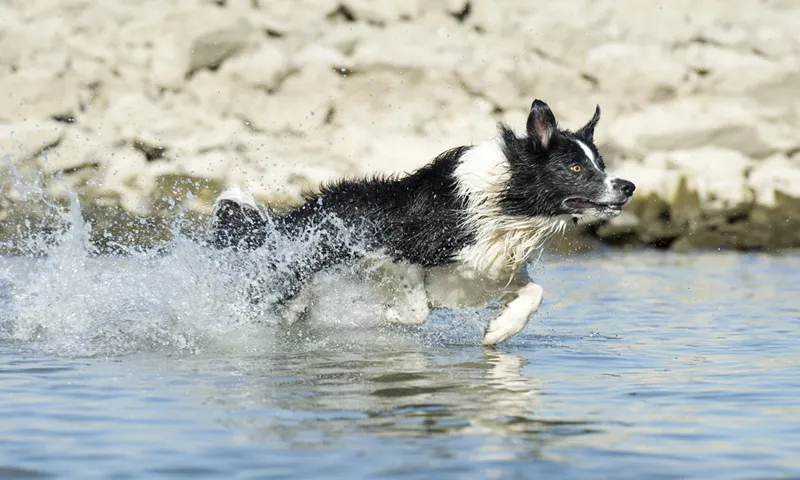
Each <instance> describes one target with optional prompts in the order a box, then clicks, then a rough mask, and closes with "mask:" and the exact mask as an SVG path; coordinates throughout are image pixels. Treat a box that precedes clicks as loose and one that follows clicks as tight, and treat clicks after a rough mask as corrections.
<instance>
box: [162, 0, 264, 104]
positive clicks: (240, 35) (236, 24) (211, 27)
mask: <svg viewBox="0 0 800 480" xmlns="http://www.w3.org/2000/svg"><path fill="white" fill-rule="evenodd" d="M161 27H162V30H161V35H160V37H159V38H158V40H157V41H155V42H154V46H153V54H152V80H153V82H154V83H155V84H156V85H158V86H161V87H166V88H179V87H180V86H181V84H182V83H183V81H184V80H185V78H186V76H187V75H189V74H191V73H194V72H196V71H198V70H201V69H204V68H211V67H216V66H218V65H220V64H222V63H223V62H224V61H225V60H227V59H228V58H230V57H232V56H233V55H235V54H237V53H238V52H240V51H242V50H243V49H245V48H246V47H247V45H249V44H250V42H251V41H252V38H253V28H252V26H251V25H250V24H249V23H248V22H247V21H245V20H243V19H235V18H232V17H229V16H228V15H224V14H221V12H220V11H219V10H217V9H214V8H204V9H199V8H198V9H195V10H193V11H191V13H189V12H187V13H186V14H175V15H172V16H170V17H168V18H166V19H165V20H164V22H163V23H162V24H161Z"/></svg>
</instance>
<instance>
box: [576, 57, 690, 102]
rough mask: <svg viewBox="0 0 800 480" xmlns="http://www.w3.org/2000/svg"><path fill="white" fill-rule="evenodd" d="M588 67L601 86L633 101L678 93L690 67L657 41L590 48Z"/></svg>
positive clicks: (659, 98)
mask: <svg viewBox="0 0 800 480" xmlns="http://www.w3.org/2000/svg"><path fill="white" fill-rule="evenodd" d="M584 68H585V71H586V72H587V74H589V75H591V76H592V77H594V78H596V79H597V81H598V83H599V85H598V86H599V88H603V89H606V90H610V91H613V92H614V93H615V94H616V95H621V96H625V98H626V99H627V100H628V101H629V102H636V101H637V100H638V102H650V101H660V100H663V99H665V98H670V97H672V96H674V95H676V94H677V92H678V90H679V89H680V87H681V83H682V82H683V80H684V79H685V77H686V75H687V68H686V66H685V65H682V64H681V63H680V62H679V61H678V59H677V58H675V56H674V55H673V54H672V53H671V52H669V51H665V50H664V49H661V48H658V47H657V46H655V45H632V44H627V43H606V44H603V45H599V46H597V47H595V48H593V49H592V50H590V51H589V52H588V53H587V55H586V62H585V63H584Z"/></svg>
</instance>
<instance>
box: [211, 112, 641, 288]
mask: <svg viewBox="0 0 800 480" xmlns="http://www.w3.org/2000/svg"><path fill="white" fill-rule="evenodd" d="M599 118H600V109H599V107H598V108H597V110H596V111H595V114H594V116H593V117H592V119H591V120H590V121H589V123H587V124H586V125H585V126H584V127H582V128H581V129H580V130H578V131H577V132H576V133H572V132H570V131H567V130H559V128H558V126H557V124H556V120H555V116H554V115H553V113H552V112H551V111H550V108H549V107H548V106H547V104H545V103H544V102H542V101H539V100H537V101H535V102H533V105H532V106H531V113H530V115H529V118H528V122H527V135H526V136H524V137H518V136H517V135H516V134H515V133H514V132H513V131H511V129H509V128H508V127H506V126H504V125H500V134H501V140H502V149H503V153H504V155H505V157H506V159H507V161H508V166H507V168H508V169H509V170H508V172H507V173H508V175H507V178H508V180H507V182H506V184H505V185H500V186H498V187H499V188H498V189H497V191H498V192H500V193H499V194H498V198H497V199H496V202H497V205H498V206H499V207H500V209H501V214H502V215H507V216H512V217H556V216H561V215H569V214H572V215H579V214H581V213H582V212H583V211H584V210H587V209H594V210H596V211H600V210H598V209H599V208H600V207H598V205H600V206H601V207H603V208H606V207H609V206H610V207H609V208H611V209H612V210H614V211H616V213H619V210H618V208H621V205H623V204H624V203H625V202H627V201H628V200H629V199H630V195H631V194H632V193H633V188H634V187H633V184H632V183H630V182H626V181H624V180H619V181H618V182H621V183H620V184H619V185H617V184H614V189H615V191H614V192H612V193H611V194H609V191H608V185H607V184H606V182H605V179H606V174H605V173H604V172H603V170H604V169H605V165H604V163H603V160H602V157H601V156H600V154H599V152H598V151H597V148H596V147H595V145H594V142H593V135H594V129H595V126H596V125H597V122H598V121H599ZM575 140H580V141H581V142H583V144H585V145H586V146H587V147H588V148H589V149H591V152H592V154H593V158H594V159H595V161H594V162H593V161H592V160H591V159H589V158H588V157H587V156H586V153H585V152H584V151H583V150H582V148H581V147H580V145H579V144H578V143H576V142H575ZM471 148H472V147H466V146H463V147H457V148H454V149H451V150H448V151H446V152H444V153H442V154H441V155H439V156H438V157H436V158H435V159H434V160H433V161H432V162H431V163H429V164H428V165H426V166H425V167H423V168H421V169H419V170H417V171H415V172H413V173H411V174H409V175H406V176H402V177H380V176H375V177H371V178H363V179H346V180H340V181H336V182H333V183H330V184H327V185H323V186H322V187H321V189H320V192H319V193H316V194H309V195H307V196H306V198H305V202H304V203H303V204H302V205H301V206H299V207H297V208H296V209H293V210H290V211H288V212H286V213H285V214H282V215H279V214H274V213H273V214H271V215H269V216H263V217H262V216H261V215H260V214H259V213H258V212H255V211H253V210H252V209H249V210H248V207H243V206H239V205H237V204H235V203H233V202H227V203H226V201H224V200H223V201H221V202H220V203H219V205H218V209H217V223H216V230H215V232H214V237H213V239H212V242H213V244H214V245H215V246H216V247H218V248H228V247H236V248H244V249H254V248H259V247H262V246H264V243H265V242H266V240H267V238H268V232H274V233H277V234H281V235H284V236H286V237H287V238H291V239H297V240H299V241H301V242H302V241H304V240H306V239H309V238H312V237H310V235H314V236H315V237H313V238H314V242H312V243H313V248H311V249H310V250H309V251H308V252H305V254H304V255H303V258H292V259H291V263H292V267H291V269H290V270H289V272H288V273H286V276H287V278H285V279H283V280H282V281H281V282H280V283H281V285H283V286H282V287H278V288H277V290H278V291H279V292H280V293H279V295H278V297H279V301H280V299H287V298H289V297H291V296H292V295H294V294H295V293H297V291H298V290H299V288H300V287H301V286H302V284H303V283H305V282H306V281H307V280H308V279H309V278H310V277H311V276H312V275H313V274H314V273H316V272H318V271H320V270H322V269H324V268H326V267H329V266H331V265H335V264H338V263H343V262H347V261H349V260H351V259H353V258H355V257H358V256H359V255H362V254H363V253H364V252H365V251H383V252H384V253H385V254H386V255H388V256H389V257H390V258H391V259H393V260H404V261H408V262H410V263H414V264H419V265H423V266H436V265H442V264H445V263H448V262H451V261H453V260H454V259H455V258H456V257H457V255H458V253H459V252H461V251H462V250H463V249H464V248H465V247H467V246H469V245H471V244H473V243H474V242H475V234H476V228H477V225H474V224H471V223H470V219H469V218H468V216H467V213H468V212H467V201H468V199H467V198H464V197H463V196H461V194H459V191H460V190H459V188H458V187H459V185H458V178H457V177H456V174H455V173H456V168H457V166H458V164H459V161H460V160H461V158H462V157H463V156H464V154H465V153H467V152H468V151H469V150H470V149H471ZM487 161H492V160H491V159H487ZM576 165H579V166H580V167H581V168H580V169H577V170H576ZM609 195H611V196H609ZM609 198H611V201H609V200H608V199H609ZM570 200H571V201H572V203H570ZM593 202H595V203H593ZM615 202H617V203H615ZM615 209H616V210H615ZM345 232H347V235H344V233H345ZM275 253H276V260H275V262H274V265H273V266H275V267H276V269H278V268H277V267H278V265H282V264H285V263H286V262H281V261H279V258H278V257H280V252H275ZM270 288H271V289H273V290H274V289H275V287H270Z"/></svg>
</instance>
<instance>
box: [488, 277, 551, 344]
mask: <svg viewBox="0 0 800 480" xmlns="http://www.w3.org/2000/svg"><path fill="white" fill-rule="evenodd" d="M543 295H544V290H543V289H542V287H540V286H539V285H536V284H535V283H531V284H528V285H526V286H524V287H523V288H522V289H520V291H519V292H518V294H517V298H515V299H514V300H512V301H511V302H510V303H509V304H508V306H507V307H506V309H505V310H504V311H503V313H502V314H501V315H500V316H498V317H496V318H494V319H492V320H491V321H490V322H489V325H488V326H487V327H486V331H485V332H484V334H483V342H482V343H483V344H484V345H496V344H498V343H502V342H505V341H506V340H508V339H509V338H511V337H513V336H514V335H516V334H518V333H519V332H521V331H522V330H523V329H524V328H525V325H527V324H528V319H529V318H530V316H531V315H533V313H534V312H536V310H537V309H538V308H539V305H541V304H542V296H543Z"/></svg>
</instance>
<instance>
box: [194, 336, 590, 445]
mask: <svg viewBox="0 0 800 480" xmlns="http://www.w3.org/2000/svg"><path fill="white" fill-rule="evenodd" d="M474 352H475V350H474V349H473V350H471V353H466V352H463V351H452V352H447V351H441V350H439V351H434V352H431V353H430V354H429V353H425V352H421V351H404V352H391V351H380V352H369V353H352V354H347V353H337V354H327V355H322V356H320V357H315V356H314V355H313V354H296V353H295V354H290V353H287V354H286V355H276V356H273V357H271V358H268V359H263V358H261V359H252V361H251V362H249V363H248V364H247V365H246V366H244V367H242V366H240V365H238V366H229V367H228V368H231V369H233V370H234V371H236V374H237V376H238V378H240V379H241V381H240V382H239V383H237V384H236V385H219V386H217V388H213V389H208V390H205V391H203V392H202V395H203V396H204V397H205V398H206V399H207V401H209V402H211V403H213V404H216V405H221V406H224V408H225V409H226V410H227V411H228V412H229V414H228V415H226V416H225V417H224V418H223V419H220V420H219V421H221V422H222V423H223V424H224V425H225V426H226V427H230V428H237V429H242V430H244V431H246V432H248V438H249V441H252V442H272V441H279V442H281V443H285V444H287V446H289V447H291V448H303V449H307V448H320V447H323V446H325V447H332V446H336V445H340V446H341V445H347V444H349V443H351V442H359V441H363V438H365V437H371V436H377V437H391V438H405V439H408V440H413V439H423V438H438V437H460V436H461V437H463V436H469V437H471V438H473V440H474V442H476V443H477V445H473V446H474V447H477V448H476V449H475V450H474V452H475V454H476V455H478V456H479V458H477V457H476V459H480V460H499V459H510V458H519V457H531V456H539V455H540V449H541V446H542V445H544V444H546V443H548V442H552V441H556V440H557V439H558V438H559V437H563V436H572V435H582V434H587V433H593V432H595V431H596V428H597V427H590V426H589V425H588V424H587V422H584V421H581V420H575V421H572V420H566V419H563V418H562V419H558V420H554V419H546V418H543V417H541V416H539V415H537V410H538V408H539V407H540V405H541V401H542V397H541V395H540V393H541V388H542V382H541V380H540V379H538V378H535V377H532V376H530V375H529V372H524V373H523V368H524V367H525V366H526V365H527V363H528V362H527V360H525V359H524V358H523V357H521V356H518V355H515V354H512V353H506V352H503V351H499V350H493V349H489V348H483V349H480V356H477V357H476V356H474ZM442 360H444V361H442ZM265 361H266V363H265ZM229 373H230V372H229ZM268 412H269V413H268ZM280 412H291V414H283V413H280ZM265 413H268V414H265Z"/></svg>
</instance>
